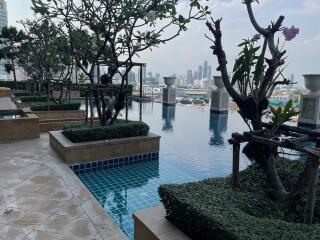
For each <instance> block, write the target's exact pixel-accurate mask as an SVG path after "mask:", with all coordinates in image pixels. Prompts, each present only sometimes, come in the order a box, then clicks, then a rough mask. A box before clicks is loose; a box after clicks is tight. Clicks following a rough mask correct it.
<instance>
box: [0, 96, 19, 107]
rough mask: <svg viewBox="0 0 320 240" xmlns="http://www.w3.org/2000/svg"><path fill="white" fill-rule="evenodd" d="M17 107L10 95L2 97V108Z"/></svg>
mask: <svg viewBox="0 0 320 240" xmlns="http://www.w3.org/2000/svg"><path fill="white" fill-rule="evenodd" d="M11 109H17V107H16V105H15V104H14V103H13V102H12V101H11V98H10V97H0V110H11Z"/></svg>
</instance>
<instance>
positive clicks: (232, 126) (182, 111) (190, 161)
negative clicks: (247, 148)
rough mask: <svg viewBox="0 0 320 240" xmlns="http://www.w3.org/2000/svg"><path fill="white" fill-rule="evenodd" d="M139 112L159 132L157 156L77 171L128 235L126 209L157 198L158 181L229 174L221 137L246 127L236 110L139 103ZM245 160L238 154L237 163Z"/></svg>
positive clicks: (133, 114) (228, 153)
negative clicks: (100, 168) (130, 162)
mask: <svg viewBox="0 0 320 240" xmlns="http://www.w3.org/2000/svg"><path fill="white" fill-rule="evenodd" d="M142 113H143V114H142V120H143V121H145V122H146V123H148V124H149V126H150V131H151V132H154V133H157V134H159V135H161V143H160V157H159V160H154V161H150V162H145V163H140V164H136V165H129V166H124V167H120V168H115V169H109V170H103V171H97V172H90V173H84V174H80V175H79V177H80V179H81V180H82V181H83V183H84V184H85V185H86V186H87V187H88V189H89V190H90V191H91V193H92V194H93V195H94V196H95V197H96V199H97V200H98V201H99V203H100V204H101V205H102V206H103V207H104V209H105V210H106V211H107V212H108V213H109V214H111V216H112V217H113V219H114V220H115V222H116V223H117V224H118V225H119V226H120V228H121V229H122V231H123V232H124V233H125V234H126V235H127V236H128V238H129V239H133V219H132V213H133V212H135V211H138V210H140V209H143V208H147V207H151V206H154V205H157V204H159V203H160V199H159V196H158V187H159V185H161V184H164V183H184V182H190V181H198V180H202V179H205V178H208V177H218V176H219V177H220V176H226V175H228V174H230V173H231V169H232V148H231V146H229V144H228V143H227V140H228V139H229V137H230V136H231V133H232V132H236V131H237V132H242V131H244V130H247V127H246V125H245V124H244V123H243V121H242V119H241V117H240V116H239V114H238V113H236V112H231V111H229V113H228V114H227V115H226V114H212V113H211V114H210V110H209V108H208V107H195V106H169V107H166V106H162V104H160V103H144V104H142ZM129 118H130V119H131V120H139V104H138V103H133V105H132V108H131V109H130V111H129ZM247 164H248V162H247V160H245V158H244V157H241V162H240V166H241V168H244V167H245V166H247Z"/></svg>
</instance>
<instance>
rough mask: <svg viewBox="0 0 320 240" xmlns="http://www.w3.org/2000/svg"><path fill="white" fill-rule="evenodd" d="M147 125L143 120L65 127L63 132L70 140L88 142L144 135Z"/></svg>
mask: <svg viewBox="0 0 320 240" xmlns="http://www.w3.org/2000/svg"><path fill="white" fill-rule="evenodd" d="M149 129H150V128H149V126H148V125H147V124H146V123H143V122H128V123H121V122H120V123H114V124H113V125H107V126H94V127H92V128H91V127H88V126H85V127H79V128H76V127H70V126H69V127H67V128H65V129H64V130H63V132H62V133H63V134H64V135H65V136H66V137H67V138H68V139H70V140H71V141H72V142H75V143H79V142H89V141H98V140H106V139H115V138H127V137H138V136H146V135H148V133H149Z"/></svg>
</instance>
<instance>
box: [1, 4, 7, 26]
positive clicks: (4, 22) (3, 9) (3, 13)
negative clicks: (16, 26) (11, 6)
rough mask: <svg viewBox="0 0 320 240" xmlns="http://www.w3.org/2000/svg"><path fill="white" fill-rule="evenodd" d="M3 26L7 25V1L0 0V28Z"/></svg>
mask: <svg viewBox="0 0 320 240" xmlns="http://www.w3.org/2000/svg"><path fill="white" fill-rule="evenodd" d="M5 26H8V15H7V3H6V1H5V0H0V29H2V28H3V27H5Z"/></svg>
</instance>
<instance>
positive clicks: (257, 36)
mask: <svg viewBox="0 0 320 240" xmlns="http://www.w3.org/2000/svg"><path fill="white" fill-rule="evenodd" d="M260 38H261V35H260V34H259V33H257V34H255V35H253V39H254V40H259V39H260Z"/></svg>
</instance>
